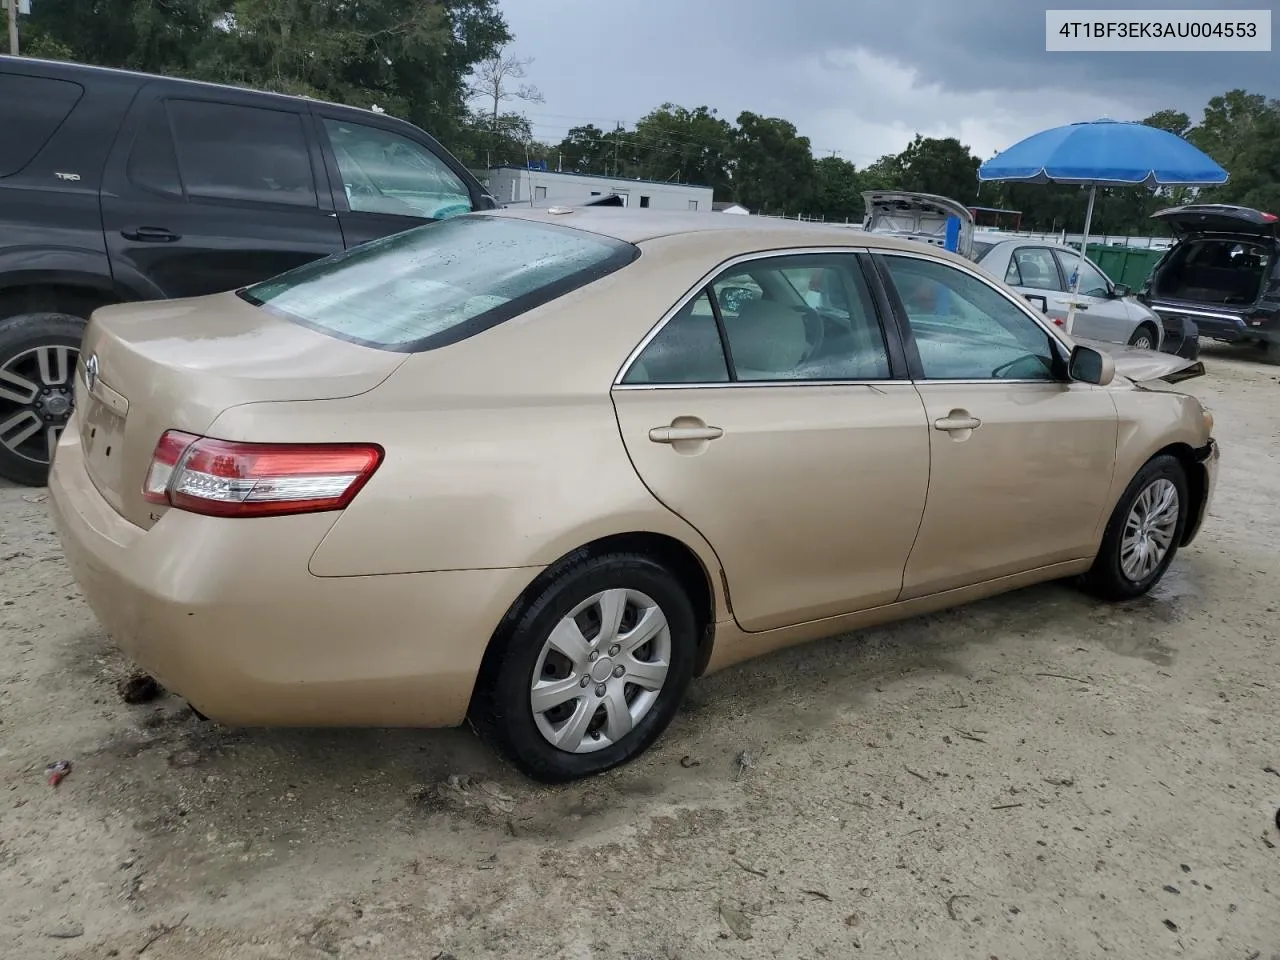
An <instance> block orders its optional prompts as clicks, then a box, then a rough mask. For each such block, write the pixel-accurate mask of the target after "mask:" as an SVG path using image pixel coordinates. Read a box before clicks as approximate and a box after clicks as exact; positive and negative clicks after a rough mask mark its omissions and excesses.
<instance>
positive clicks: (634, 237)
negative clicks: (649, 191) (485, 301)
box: [479, 205, 968, 263]
mask: <svg viewBox="0 0 1280 960" xmlns="http://www.w3.org/2000/svg"><path fill="white" fill-rule="evenodd" d="M553 210H561V211H567V212H564V213H553V212H551V211H553ZM479 215H480V216H496V217H510V218H512V219H519V220H532V221H535V222H539V223H546V224H551V225H553V226H562V227H573V228H575V229H578V230H583V231H586V232H588V233H596V234H600V235H602V236H606V237H612V238H613V239H615V240H621V241H623V242H625V243H634V244H643V243H645V242H647V241H650V240H657V239H659V238H663V237H672V236H680V235H689V234H698V233H703V234H715V235H717V236H718V237H720V238H723V239H724V240H730V238H733V239H734V240H738V241H743V242H747V243H748V244H749V245H754V244H755V243H756V242H760V243H762V244H763V245H764V246H766V247H767V246H769V245H770V244H772V243H777V244H778V245H780V246H797V247H800V246H815V247H833V246H835V247H867V248H871V249H879V250H907V251H916V252H920V251H921V250H927V251H929V252H930V253H933V254H936V255H938V256H940V257H943V258H952V259H955V260H956V261H958V262H960V263H967V262H968V261H966V260H965V259H964V258H963V257H958V256H956V255H955V254H951V253H948V252H947V251H945V250H942V249H940V248H938V247H934V246H930V245H928V244H924V243H919V242H917V241H914V240H904V239H900V238H898V237H888V236H883V235H881V234H876V233H868V232H866V231H864V230H860V229H854V228H853V227H848V226H844V225H843V224H831V223H811V222H805V221H796V220H783V219H782V218H780V217H779V218H774V217H757V216H742V215H740V214H732V213H717V212H712V211H707V212H700V211H689V212H688V213H686V212H683V211H676V212H669V211H665V210H633V209H630V208H627V207H590V206H583V207H575V206H571V205H562V206H551V207H548V208H546V209H530V208H528V207H508V208H505V209H501V210H489V211H484V212H483V213H481V214H479Z"/></svg>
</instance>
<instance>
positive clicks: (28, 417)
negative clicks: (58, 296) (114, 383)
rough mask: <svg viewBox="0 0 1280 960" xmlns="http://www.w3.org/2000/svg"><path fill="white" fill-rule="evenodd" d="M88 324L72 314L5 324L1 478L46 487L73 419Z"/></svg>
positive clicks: (0, 374)
mask: <svg viewBox="0 0 1280 960" xmlns="http://www.w3.org/2000/svg"><path fill="white" fill-rule="evenodd" d="M84 326H85V321H84V320H82V319H80V318H79V317H74V316H72V315H71V314H67V313H24V314H19V315H18V316H15V317H8V318H6V319H4V320H0V477H3V478H4V479H6V480H12V481H13V482H15V483H19V484H22V485H23V486H28V487H39V486H43V485H44V484H45V482H46V481H47V480H48V476H49V464H50V463H51V462H52V460H53V451H54V448H55V446H56V445H57V440H58V435H59V434H60V433H61V432H62V430H63V428H64V427H65V426H66V425H67V421H68V420H69V419H70V417H71V409H72V405H73V391H74V386H75V375H76V361H77V360H78V358H79V356H80V341H81V339H83V337H84Z"/></svg>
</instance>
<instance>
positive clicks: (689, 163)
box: [624, 103, 733, 196]
mask: <svg viewBox="0 0 1280 960" xmlns="http://www.w3.org/2000/svg"><path fill="white" fill-rule="evenodd" d="M624 136H625V137H626V138H627V139H629V140H631V141H633V145H634V147H635V148H636V153H637V155H638V156H639V158H640V162H639V164H638V167H639V169H638V171H637V173H636V176H640V177H644V178H646V179H649V180H670V181H673V182H676V183H696V184H700V185H702V186H707V187H711V188H713V189H714V190H715V191H716V193H717V194H718V195H722V196H724V195H728V193H729V190H730V184H731V180H730V153H729V151H730V144H731V143H732V141H733V126H732V125H731V124H730V123H729V122H728V121H727V120H724V119H723V118H721V117H719V116H717V115H716V111H715V110H713V109H711V108H710V107H705V106H703V107H697V108H695V109H693V110H688V109H686V108H685V107H681V106H677V105H676V104H673V103H664V104H663V105H662V106H660V107H658V109H656V110H652V111H650V112H649V113H647V114H645V115H644V116H643V117H641V118H640V120H639V121H638V122H637V123H636V126H635V130H634V131H632V133H631V134H629V135H624Z"/></svg>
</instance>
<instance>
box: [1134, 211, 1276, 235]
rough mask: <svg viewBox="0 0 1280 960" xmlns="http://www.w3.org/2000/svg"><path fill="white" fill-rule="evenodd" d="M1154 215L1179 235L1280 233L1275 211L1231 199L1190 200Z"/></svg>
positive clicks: (1152, 217)
mask: <svg viewBox="0 0 1280 960" xmlns="http://www.w3.org/2000/svg"><path fill="white" fill-rule="evenodd" d="M1151 219H1152V220H1158V221H1160V222H1161V223H1166V224H1168V225H1169V229H1170V230H1172V231H1173V233H1174V235H1175V236H1177V237H1185V236H1187V235H1188V234H1193V233H1199V234H1219V233H1220V234H1232V235H1235V236H1250V237H1276V236H1280V217H1277V216H1276V215H1275V214H1274V213H1264V212H1262V211H1261V210H1254V209H1252V208H1251V207H1237V206H1235V205H1233V204H1229V203H1190V204H1186V205H1185V206H1181V207H1167V208H1165V209H1164V210H1159V211H1157V212H1155V213H1153V214H1152V215H1151Z"/></svg>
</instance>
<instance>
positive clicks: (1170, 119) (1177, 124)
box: [1142, 110, 1191, 137]
mask: <svg viewBox="0 0 1280 960" xmlns="http://www.w3.org/2000/svg"><path fill="white" fill-rule="evenodd" d="M1142 122H1143V123H1145V124H1146V125H1147V126H1149V127H1158V128H1160V129H1161V130H1168V131H1169V132H1170V133H1173V134H1177V135H1178V136H1179V137H1185V136H1186V135H1187V134H1188V133H1190V132H1191V118H1190V117H1189V116H1187V115H1186V114H1185V113H1183V112H1182V111H1181V110H1157V111H1156V112H1155V113H1153V114H1152V115H1151V116H1149V117H1147V118H1146V119H1145V120H1143V121H1142Z"/></svg>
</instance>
